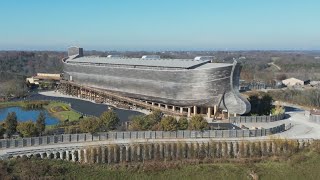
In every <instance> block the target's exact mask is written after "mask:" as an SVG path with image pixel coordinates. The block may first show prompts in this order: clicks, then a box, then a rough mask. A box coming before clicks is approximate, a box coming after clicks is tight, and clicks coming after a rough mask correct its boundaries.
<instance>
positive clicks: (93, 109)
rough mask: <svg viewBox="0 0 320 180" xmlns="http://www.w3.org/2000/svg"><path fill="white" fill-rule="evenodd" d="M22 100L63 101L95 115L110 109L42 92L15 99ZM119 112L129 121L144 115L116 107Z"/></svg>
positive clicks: (83, 111)
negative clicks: (45, 94)
mask: <svg viewBox="0 0 320 180" xmlns="http://www.w3.org/2000/svg"><path fill="white" fill-rule="evenodd" d="M19 100H20V101H21V100H51V101H63V102H67V103H70V104H71V107H72V109H74V110H76V111H79V112H81V113H83V114H88V115H93V116H97V117H99V116H100V115H101V114H102V113H103V112H105V111H107V110H108V105H106V104H96V103H93V102H90V101H86V100H81V99H73V98H66V97H51V96H44V95H41V94H37V93H34V94H31V95H30V96H28V97H26V98H24V99H15V101H19ZM113 111H114V112H115V113H117V115H118V117H119V119H120V121H121V122H125V121H129V120H130V117H131V116H136V115H143V113H141V112H137V111H132V110H126V109H118V108H114V110H113Z"/></svg>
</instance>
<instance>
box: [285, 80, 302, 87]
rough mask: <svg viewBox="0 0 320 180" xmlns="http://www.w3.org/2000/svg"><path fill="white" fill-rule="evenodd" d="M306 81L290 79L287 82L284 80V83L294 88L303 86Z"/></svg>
mask: <svg viewBox="0 0 320 180" xmlns="http://www.w3.org/2000/svg"><path fill="white" fill-rule="evenodd" d="M304 82H305V81H303V80H300V79H297V78H288V79H285V80H282V83H283V84H284V85H285V86H287V87H292V86H303V85H304V84H305V83H304Z"/></svg>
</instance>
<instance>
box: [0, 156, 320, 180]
mask: <svg viewBox="0 0 320 180" xmlns="http://www.w3.org/2000/svg"><path fill="white" fill-rule="evenodd" d="M319 167H320V154H319V153H317V152H300V153H298V154H295V155H293V156H290V157H281V158H279V157H269V158H267V159H265V160H248V159H246V160H245V159H242V160H237V161H234V160H232V161H228V160H224V162H215V163H203V162H201V161H189V162H181V161H176V162H173V161H168V162H147V163H136V164H119V165H102V164H100V165H97V164H95V165H82V164H78V163H72V162H66V161H61V160H41V159H29V160H27V159H23V158H22V159H12V160H9V161H2V162H1V161H0V179H5V178H6V177H7V178H8V177H11V178H12V177H20V178H23V179H25V178H30V179H37V178H40V177H41V178H48V179H139V180H143V179H153V180H154V179H228V180H229V179H237V180H238V179H252V178H251V176H250V175H249V174H250V173H252V172H254V173H255V174H256V175H258V177H259V179H272V180H275V179H279V180H283V179H290V180H294V179H297V180H301V179H308V180H309V179H320V171H319ZM1 175H2V177H1Z"/></svg>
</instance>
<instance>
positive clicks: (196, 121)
mask: <svg viewBox="0 0 320 180" xmlns="http://www.w3.org/2000/svg"><path fill="white" fill-rule="evenodd" d="M208 127H209V126H208V122H207V121H206V120H205V119H204V118H203V116H201V115H199V114H197V115H195V116H192V117H191V119H190V122H189V129H190V130H205V129H208Z"/></svg>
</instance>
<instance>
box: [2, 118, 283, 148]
mask: <svg viewBox="0 0 320 180" xmlns="http://www.w3.org/2000/svg"><path fill="white" fill-rule="evenodd" d="M286 128H287V127H286V126H285V124H282V125H279V126H276V127H273V128H268V129H255V130H207V131H189V130H186V131H123V132H105V133H97V134H94V135H92V134H62V135H53V136H41V137H31V138H22V139H3V140H0V149H4V148H19V147H29V146H39V145H48V144H58V143H75V142H86V141H88V142H89V141H103V140H117V139H174V138H177V139H189V138H242V137H260V136H268V135H272V134H276V133H279V132H283V131H285V130H286Z"/></svg>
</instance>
